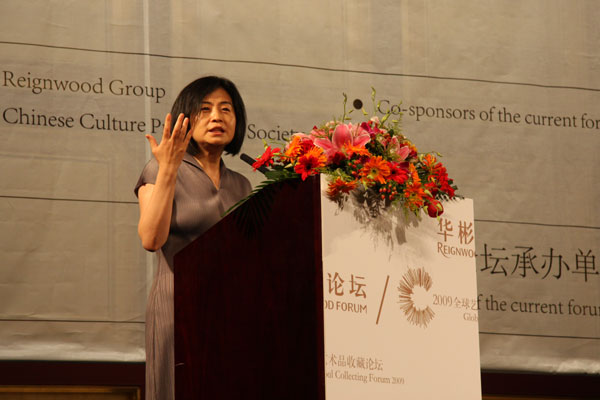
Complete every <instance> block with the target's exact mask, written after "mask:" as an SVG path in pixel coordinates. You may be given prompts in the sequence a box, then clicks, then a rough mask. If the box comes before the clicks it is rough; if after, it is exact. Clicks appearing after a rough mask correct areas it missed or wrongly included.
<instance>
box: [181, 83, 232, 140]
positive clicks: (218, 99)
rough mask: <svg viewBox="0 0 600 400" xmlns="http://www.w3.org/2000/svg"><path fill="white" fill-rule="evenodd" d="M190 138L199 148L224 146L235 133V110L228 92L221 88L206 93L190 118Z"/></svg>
mask: <svg viewBox="0 0 600 400" xmlns="http://www.w3.org/2000/svg"><path fill="white" fill-rule="evenodd" d="M191 133H192V138H193V139H194V140H195V141H196V143H198V146H199V147H200V148H205V149H206V148H210V147H213V148H214V147H216V148H219V147H220V148H221V150H222V148H224V147H225V146H226V145H228V144H229V143H230V142H231V141H232V140H233V137H234V135H235V111H234V109H233V102H232V101H231V96H229V93H227V91H225V90H224V89H222V88H219V89H217V90H215V91H214V92H212V93H209V94H208V95H206V97H205V98H204V99H203V100H202V104H201V106H200V111H199V112H198V114H196V116H194V117H193V118H192V127H191Z"/></svg>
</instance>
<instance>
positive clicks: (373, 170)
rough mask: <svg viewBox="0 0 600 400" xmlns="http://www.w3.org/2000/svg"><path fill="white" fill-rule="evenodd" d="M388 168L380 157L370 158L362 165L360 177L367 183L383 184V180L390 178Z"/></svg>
mask: <svg viewBox="0 0 600 400" xmlns="http://www.w3.org/2000/svg"><path fill="white" fill-rule="evenodd" d="M390 173H391V171H390V166H389V164H388V162H387V161H385V160H384V159H383V158H382V157H381V156H377V157H371V158H369V160H367V162H366V163H365V164H364V166H363V168H362V170H361V171H360V176H361V177H362V178H363V179H365V180H366V181H367V182H369V183H371V182H379V183H381V184H382V185H383V184H384V183H385V178H387V177H388V176H390Z"/></svg>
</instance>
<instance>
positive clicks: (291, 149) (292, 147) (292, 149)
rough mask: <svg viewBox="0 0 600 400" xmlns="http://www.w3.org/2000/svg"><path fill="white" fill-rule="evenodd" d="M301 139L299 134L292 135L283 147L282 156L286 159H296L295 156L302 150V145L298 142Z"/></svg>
mask: <svg viewBox="0 0 600 400" xmlns="http://www.w3.org/2000/svg"><path fill="white" fill-rule="evenodd" d="M301 140H302V139H301V138H300V136H297V135H294V136H292V141H291V142H290V143H289V145H288V146H287V148H286V149H285V152H284V153H283V156H282V158H284V159H286V160H288V161H292V160H294V159H296V157H298V156H299V155H300V152H301V151H302V145H301V144H300V142H301Z"/></svg>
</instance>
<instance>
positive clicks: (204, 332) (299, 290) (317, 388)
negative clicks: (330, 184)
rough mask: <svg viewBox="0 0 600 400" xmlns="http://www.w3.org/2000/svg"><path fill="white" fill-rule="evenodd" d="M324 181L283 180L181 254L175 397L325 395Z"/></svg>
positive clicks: (177, 271) (177, 265) (177, 280)
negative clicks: (260, 213) (256, 219)
mask: <svg viewBox="0 0 600 400" xmlns="http://www.w3.org/2000/svg"><path fill="white" fill-rule="evenodd" d="M319 190H320V189H319V180H318V178H317V177H313V178H310V179H308V180H307V181H305V182H300V181H290V182H285V183H281V184H278V185H277V186H276V187H274V188H272V189H271V192H270V193H267V194H270V195H272V203H271V204H269V203H268V202H266V201H265V200H264V199H260V198H255V199H251V200H250V201H248V202H247V203H246V204H244V205H243V206H242V207H241V208H240V209H238V210H236V211H234V212H233V213H232V214H230V215H228V216H227V217H225V218H224V219H223V220H221V221H220V222H219V223H218V224H217V225H215V226H214V227H212V228H211V229H210V230H209V231H207V232H206V233H205V234H204V235H203V236H202V237H200V238H199V239H198V240H196V241H195V242H193V243H192V244H191V245H190V246H188V247H187V248H186V249H184V250H183V251H182V252H180V253H179V254H178V255H177V256H176V258H175V388H176V398H177V399H178V400H181V399H242V398H243V399H324V398H325V375H324V354H323V351H324V350H323V349H324V345H323V288H322V282H323V277H322V255H321V207H320V193H319ZM265 204H268V208H267V210H266V213H265V215H264V217H263V218H262V219H261V221H263V225H262V226H259V227H258V228H256V229H254V231H252V230H250V231H251V234H249V233H248V224H247V217H248V215H253V212H254V211H256V210H257V209H260V207H263V206H264V205H265ZM257 207H258V208H257ZM253 210H254V211H253ZM243 221H246V223H243Z"/></svg>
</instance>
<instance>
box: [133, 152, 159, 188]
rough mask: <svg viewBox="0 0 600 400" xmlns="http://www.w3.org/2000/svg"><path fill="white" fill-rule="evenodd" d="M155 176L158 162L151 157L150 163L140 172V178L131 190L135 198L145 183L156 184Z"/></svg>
mask: <svg viewBox="0 0 600 400" xmlns="http://www.w3.org/2000/svg"><path fill="white" fill-rule="evenodd" d="M157 175H158V161H156V158H154V157H152V159H151V160H150V161H148V163H147V164H146V166H145V167H144V169H143V170H142V173H141V174H140V178H139V179H138V181H137V183H136V184H135V188H134V189H133V192H134V193H135V196H136V197H137V195H138V190H139V189H140V188H141V187H142V186H144V185H145V184H146V183H151V184H154V183H156V176H157Z"/></svg>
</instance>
